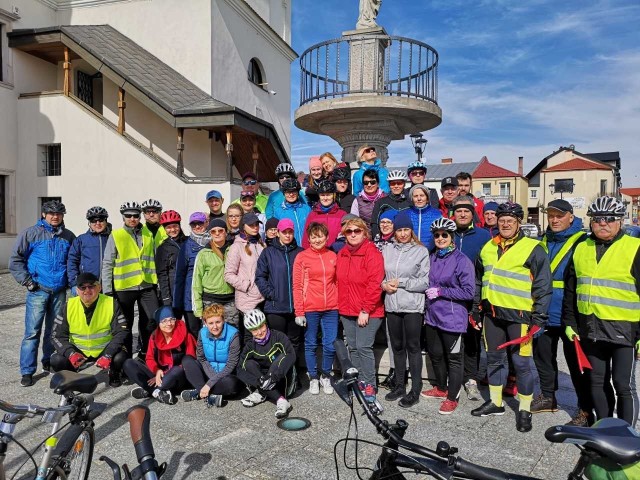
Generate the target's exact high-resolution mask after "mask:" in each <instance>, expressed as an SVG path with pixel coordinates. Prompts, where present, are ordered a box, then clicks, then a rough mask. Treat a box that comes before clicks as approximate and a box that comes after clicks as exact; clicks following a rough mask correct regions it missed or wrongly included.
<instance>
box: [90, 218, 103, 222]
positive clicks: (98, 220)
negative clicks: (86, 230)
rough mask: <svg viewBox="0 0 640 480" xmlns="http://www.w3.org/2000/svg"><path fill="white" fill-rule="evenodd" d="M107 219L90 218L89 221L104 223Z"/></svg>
mask: <svg viewBox="0 0 640 480" xmlns="http://www.w3.org/2000/svg"><path fill="white" fill-rule="evenodd" d="M106 221H107V219H106V218H90V219H89V223H98V222H100V223H104V222H106Z"/></svg>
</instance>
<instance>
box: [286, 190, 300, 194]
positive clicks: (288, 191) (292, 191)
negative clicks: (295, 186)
mask: <svg viewBox="0 0 640 480" xmlns="http://www.w3.org/2000/svg"><path fill="white" fill-rule="evenodd" d="M284 194H285V195H297V194H298V191H297V190H285V192H284Z"/></svg>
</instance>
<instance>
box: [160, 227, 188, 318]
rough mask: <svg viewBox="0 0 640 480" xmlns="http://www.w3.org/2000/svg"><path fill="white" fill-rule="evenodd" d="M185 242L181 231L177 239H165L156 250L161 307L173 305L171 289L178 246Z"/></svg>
mask: <svg viewBox="0 0 640 480" xmlns="http://www.w3.org/2000/svg"><path fill="white" fill-rule="evenodd" d="M186 241H187V237H186V236H185V234H184V233H182V230H181V231H180V234H179V235H178V237H177V238H175V239H173V238H171V237H169V238H167V239H166V240H165V241H164V242H162V244H161V245H160V246H159V247H158V249H157V250H156V275H157V276H158V287H159V288H160V295H161V298H162V304H163V305H169V306H170V305H173V287H174V284H175V278H176V262H177V261H178V254H179V252H180V246H181V245H182V244H183V243H184V242H186Z"/></svg>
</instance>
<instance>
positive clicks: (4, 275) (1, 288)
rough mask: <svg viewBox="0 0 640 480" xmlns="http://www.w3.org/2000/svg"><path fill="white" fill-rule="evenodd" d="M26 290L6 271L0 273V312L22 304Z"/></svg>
mask: <svg viewBox="0 0 640 480" xmlns="http://www.w3.org/2000/svg"><path fill="white" fill-rule="evenodd" d="M25 295H26V289H25V288H24V287H23V286H22V285H19V284H18V282H16V281H15V279H14V278H13V277H12V276H11V274H10V273H9V272H8V271H7V270H4V271H0V310H5V309H7V308H13V307H17V306H18V305H23V304H24V299H25Z"/></svg>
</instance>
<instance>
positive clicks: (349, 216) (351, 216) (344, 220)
mask: <svg viewBox="0 0 640 480" xmlns="http://www.w3.org/2000/svg"><path fill="white" fill-rule="evenodd" d="M356 218H360V217H358V216H357V215H354V214H353V213H347V214H346V215H344V216H343V217H342V219H341V220H340V225H344V224H345V223H347V222H348V221H349V220H355V219H356Z"/></svg>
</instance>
